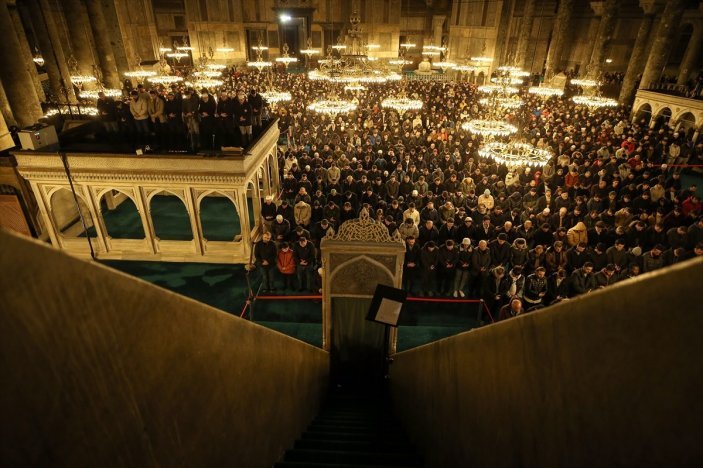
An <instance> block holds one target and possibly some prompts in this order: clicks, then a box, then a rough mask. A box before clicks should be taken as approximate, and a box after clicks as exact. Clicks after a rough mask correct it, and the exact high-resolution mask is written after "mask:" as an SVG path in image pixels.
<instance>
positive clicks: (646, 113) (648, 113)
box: [634, 102, 652, 124]
mask: <svg viewBox="0 0 703 468" xmlns="http://www.w3.org/2000/svg"><path fill="white" fill-rule="evenodd" d="M642 119H644V121H645V124H648V123H649V121H650V120H651V119H652V105H651V104H649V103H648V102H645V103H643V104H642V105H641V106H640V107H639V108H638V109H637V111H636V112H635V119H634V121H635V122H639V121H641V120H642Z"/></svg>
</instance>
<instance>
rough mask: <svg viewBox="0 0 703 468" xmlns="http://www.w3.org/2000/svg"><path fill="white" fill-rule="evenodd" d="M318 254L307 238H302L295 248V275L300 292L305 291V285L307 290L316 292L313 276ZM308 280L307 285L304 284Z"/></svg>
mask: <svg viewBox="0 0 703 468" xmlns="http://www.w3.org/2000/svg"><path fill="white" fill-rule="evenodd" d="M316 256H317V252H316V249H315V246H314V245H313V244H312V242H309V241H308V239H307V237H305V236H301V237H300V238H299V239H298V242H296V243H295V244H294V246H293V257H294V258H295V274H296V276H297V277H298V286H299V288H300V289H299V291H300V292H303V291H305V287H304V286H303V285H304V284H307V289H309V290H310V292H314V287H313V282H312V280H313V274H314V268H315V258H316ZM303 278H305V279H306V283H304V282H303Z"/></svg>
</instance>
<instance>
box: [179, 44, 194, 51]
mask: <svg viewBox="0 0 703 468" xmlns="http://www.w3.org/2000/svg"><path fill="white" fill-rule="evenodd" d="M176 50H181V51H191V50H193V48H192V47H191V46H188V45H183V46H178V47H176Z"/></svg>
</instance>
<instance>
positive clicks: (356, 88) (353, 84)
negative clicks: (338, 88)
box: [344, 83, 366, 91]
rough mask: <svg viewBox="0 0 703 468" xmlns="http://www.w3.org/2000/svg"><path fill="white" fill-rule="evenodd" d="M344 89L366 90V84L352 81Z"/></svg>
mask: <svg viewBox="0 0 703 468" xmlns="http://www.w3.org/2000/svg"><path fill="white" fill-rule="evenodd" d="M344 91H366V86H364V85H360V84H358V83H352V84H348V85H346V86H344Z"/></svg>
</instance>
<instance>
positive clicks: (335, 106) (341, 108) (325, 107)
mask: <svg viewBox="0 0 703 468" xmlns="http://www.w3.org/2000/svg"><path fill="white" fill-rule="evenodd" d="M307 109H308V110H311V111H313V112H318V113H320V114H327V115H331V116H333V117H334V116H336V115H337V114H343V113H347V112H351V111H353V110H356V104H354V103H353V102H350V101H343V100H341V99H323V100H320V101H315V102H313V103H312V104H310V105H309V106H308V107H307Z"/></svg>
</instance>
